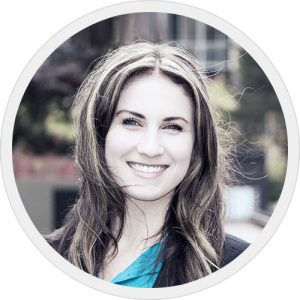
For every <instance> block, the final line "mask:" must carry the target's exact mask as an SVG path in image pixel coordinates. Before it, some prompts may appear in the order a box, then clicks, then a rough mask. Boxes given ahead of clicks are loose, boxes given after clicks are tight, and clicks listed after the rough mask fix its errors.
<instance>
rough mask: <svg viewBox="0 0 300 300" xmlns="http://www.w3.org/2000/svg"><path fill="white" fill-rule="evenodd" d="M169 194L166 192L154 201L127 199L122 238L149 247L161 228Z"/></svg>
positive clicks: (169, 198) (155, 239)
mask: <svg viewBox="0 0 300 300" xmlns="http://www.w3.org/2000/svg"><path fill="white" fill-rule="evenodd" d="M170 200H171V195H170V194H168V195H166V196H164V197H163V198H161V199H159V200H156V201H140V200H137V199H133V198H131V199H128V200H127V202H126V206H127V211H126V219H125V224H124V229H123V234H122V238H124V239H125V240H127V241H128V243H132V244H135V245H139V246H140V245H144V247H149V246H151V245H153V244H154V243H155V242H157V241H158V240H159V238H160V236H159V235H158V236H155V237H153V238H152V236H153V235H155V234H157V233H158V232H159V231H160V229H161V228H162V226H163V224H164V221H165V217H166V213H167V210H168V207H169V204H170Z"/></svg>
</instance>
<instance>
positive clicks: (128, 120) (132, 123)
mask: <svg viewBox="0 0 300 300" xmlns="http://www.w3.org/2000/svg"><path fill="white" fill-rule="evenodd" d="M122 125H125V126H130V127H131V126H142V125H141V124H140V122H139V121H138V120H137V119H135V118H125V119H123V120H122Z"/></svg>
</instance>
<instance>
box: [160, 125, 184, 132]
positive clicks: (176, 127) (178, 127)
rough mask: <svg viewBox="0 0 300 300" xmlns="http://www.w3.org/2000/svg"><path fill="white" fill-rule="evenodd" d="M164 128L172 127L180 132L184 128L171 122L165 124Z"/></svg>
mask: <svg viewBox="0 0 300 300" xmlns="http://www.w3.org/2000/svg"><path fill="white" fill-rule="evenodd" d="M164 129H171V130H174V131H179V132H181V131H182V130H183V128H182V127H181V126H179V125H177V124H169V125H167V126H165V127H164Z"/></svg>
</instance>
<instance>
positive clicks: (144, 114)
mask: <svg viewBox="0 0 300 300" xmlns="http://www.w3.org/2000/svg"><path fill="white" fill-rule="evenodd" d="M192 109H193V108H192V101H191V99H190V97H189V96H188V95H187V93H186V92H185V91H184V89H183V87H181V86H180V85H177V84H175V83H173V82H172V81H171V80H170V79H168V78H167V77H164V76H162V75H158V74H155V75H148V76H143V77H138V78H137V79H135V80H134V81H132V82H130V83H129V84H128V85H127V86H126V88H125V89H124V90H123V91H122V93H121V95H120V99H119V102H118V106H117V109H116V114H115V116H114V118H113V121H112V124H111V127H110V129H109V131H108V134H107V137H106V147H105V157H106V161H107V164H108V166H109V168H110V169H111V171H112V172H113V174H114V176H115V178H116V181H117V182H118V184H119V185H120V186H123V187H124V188H125V190H126V192H127V193H128V195H129V199H126V200H127V201H126V205H127V215H126V221H125V226H124V231H123V234H122V237H121V239H120V241H119V244H118V248H119V252H118V255H117V256H116V257H115V258H114V259H113V260H111V261H109V262H108V263H107V266H106V268H105V271H104V273H103V274H102V277H103V278H104V279H106V280H111V279H112V278H113V277H115V276H116V275H117V274H118V273H120V272H121V271H123V270H124V269H125V268H126V267H127V266H128V265H130V264H131V263H132V262H133V261H134V260H135V259H136V258H137V257H138V256H139V255H140V254H141V252H143V251H144V250H145V248H147V247H149V246H151V245H153V244H154V243H155V240H154V239H153V238H152V239H151V238H150V239H147V238H148V237H149V236H151V235H153V234H155V233H156V232H158V231H159V229H160V228H161V227H162V225H163V222H164V218H165V214H166V211H167V208H168V205H169V202H170V200H171V197H172V194H173V192H174V189H175V188H176V186H177V185H178V184H179V183H180V182H181V181H182V180H183V178H184V177H185V175H186V173H187V170H188V167H189V164H190V159H191V154H192V150H193V143H194V128H193V113H192ZM145 239H146V242H145ZM156 240H157V237H156Z"/></svg>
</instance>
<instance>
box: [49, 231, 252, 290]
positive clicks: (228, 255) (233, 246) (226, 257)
mask: <svg viewBox="0 0 300 300" xmlns="http://www.w3.org/2000/svg"><path fill="white" fill-rule="evenodd" d="M48 242H49V244H50V245H51V246H52V247H53V248H54V249H55V250H57V246H58V242H57V241H56V242H50V241H48ZM248 246H249V243H247V242H245V241H244V240H241V239H240V238H238V237H235V236H233V235H230V234H227V235H226V237H225V242H224V246H223V254H222V259H221V268H222V267H224V266H226V265H227V264H229V263H230V262H232V261H233V260H234V259H235V258H237V257H238V256H239V255H240V254H241V253H242V252H243V251H244V250H246V248H247V247H248ZM158 276H159V275H158ZM157 279H158V278H157ZM154 287H161V286H160V285H159V284H157V281H156V282H155V283H154Z"/></svg>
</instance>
